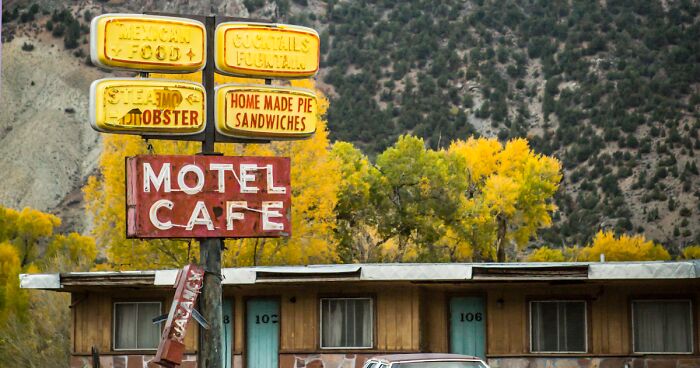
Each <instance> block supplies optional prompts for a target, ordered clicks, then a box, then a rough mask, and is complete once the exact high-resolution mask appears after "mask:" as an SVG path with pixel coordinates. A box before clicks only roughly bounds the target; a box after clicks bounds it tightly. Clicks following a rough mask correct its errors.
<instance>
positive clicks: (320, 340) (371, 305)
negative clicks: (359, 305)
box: [318, 297, 374, 350]
mask: <svg viewBox="0 0 700 368" xmlns="http://www.w3.org/2000/svg"><path fill="white" fill-rule="evenodd" d="M324 300H369V312H370V315H369V327H370V339H369V346H330V347H324V346H323V301H324ZM318 309H319V313H318V318H319V327H320V329H319V334H318V337H319V338H318V346H319V347H320V348H321V349H324V350H338V349H353V350H369V349H373V348H374V298H371V297H354V298H343V297H338V298H320V299H319V301H318Z"/></svg>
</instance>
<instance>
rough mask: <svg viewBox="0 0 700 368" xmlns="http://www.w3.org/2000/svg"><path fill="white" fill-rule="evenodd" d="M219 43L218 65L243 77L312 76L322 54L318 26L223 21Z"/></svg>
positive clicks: (227, 71) (216, 41)
mask: <svg viewBox="0 0 700 368" xmlns="http://www.w3.org/2000/svg"><path fill="white" fill-rule="evenodd" d="M215 44H216V54H215V57H214V60H215V63H216V68H217V69H218V70H219V71H220V72H221V73H224V74H231V75H238V76H243V77H270V78H306V77H310V76H313V75H314V74H316V72H317V71H318V67H319V61H320V55H321V54H320V50H321V47H320V44H321V43H320V39H319V36H318V33H317V32H316V31H315V30H313V29H311V28H307V27H301V26H293V25H287V24H267V23H245V22H226V23H221V24H219V25H218V26H217V27H216V35H215Z"/></svg>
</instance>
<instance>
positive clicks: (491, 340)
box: [72, 280, 700, 357]
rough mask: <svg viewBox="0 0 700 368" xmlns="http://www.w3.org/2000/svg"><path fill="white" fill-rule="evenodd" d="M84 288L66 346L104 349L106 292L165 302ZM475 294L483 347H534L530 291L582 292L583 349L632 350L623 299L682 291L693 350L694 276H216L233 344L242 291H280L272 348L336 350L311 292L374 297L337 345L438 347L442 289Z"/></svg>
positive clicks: (237, 342) (442, 329) (166, 294)
mask: <svg viewBox="0 0 700 368" xmlns="http://www.w3.org/2000/svg"><path fill="white" fill-rule="evenodd" d="M108 291H109V292H104V293H102V292H89V293H88V292H86V293H74V294H73V295H72V304H73V308H72V314H73V340H72V344H73V346H72V347H73V351H74V354H75V355H87V354H90V349H91V347H92V346H95V347H97V348H98V349H99V350H100V353H102V354H110V353H111V354H116V352H114V351H112V309H113V303H114V302H115V301H130V300H133V301H143V300H158V301H161V302H162V303H163V313H165V312H167V310H168V309H169V308H170V303H171V300H172V299H171V298H172V293H171V292H170V290H168V289H158V290H155V291H154V290H152V289H151V290H149V289H141V290H126V289H119V290H115V289H111V290H108ZM460 295H481V296H484V298H485V302H486V322H487V323H486V340H487V341H486V353H487V356H488V357H516V356H536V355H538V354H532V353H530V346H529V345H530V337H529V329H530V327H529V302H530V301H532V300H553V299H567V300H572V299H584V300H586V301H587V319H588V329H587V334H588V354H578V355H584V356H585V355H588V356H591V355H595V356H626V355H630V354H632V348H631V347H632V326H631V316H630V311H631V307H630V303H631V301H632V300H633V299H635V298H660V299H662V298H690V299H691V300H692V302H693V325H694V328H695V333H694V337H693V344H694V349H695V354H698V352H700V348H699V346H700V341H699V340H700V338H699V337H700V321H699V320H698V318H699V317H700V316H699V315H698V311H699V310H700V306H699V304H700V298H699V297H700V281H699V280H688V281H685V280H673V281H663V280H654V281H638V282H622V281H619V282H605V283H603V282H599V283H585V284H584V283H568V284H557V283H546V282H536V283H535V282H533V283H482V284H477V283H469V284H422V285H421V284H412V283H394V284H388V283H364V284H360V283H340V282H338V283H334V282H332V283H325V284H321V283H316V284H306V285H302V284H295V285H256V286H250V287H227V286H225V290H224V297H225V298H229V299H233V301H234V303H233V316H234V318H233V321H232V322H233V331H234V339H233V340H234V344H233V353H234V354H236V355H241V354H244V353H245V301H246V300H247V299H248V298H251V297H256V296H267V297H275V298H279V300H280V309H281V310H280V353H301V354H303V353H318V352H327V353H336V352H341V351H339V350H333V349H320V346H319V339H320V330H319V328H320V323H319V319H320V316H319V300H320V298H323V297H343V296H347V297H356V296H370V297H372V298H373V300H374V305H373V307H374V311H375V314H374V334H373V337H374V348H372V349H358V350H353V351H350V349H343V351H342V352H348V351H349V352H356V353H363V354H364V353H367V354H370V353H374V352H411V351H425V352H447V351H448V350H449V338H448V336H449V321H448V315H447V312H448V303H449V298H450V297H451V296H460ZM196 327H197V326H196V325H195V324H194V323H193V322H191V324H190V326H189V327H188V334H187V338H186V346H187V350H188V352H195V351H196V341H197V339H198V337H197V328H196Z"/></svg>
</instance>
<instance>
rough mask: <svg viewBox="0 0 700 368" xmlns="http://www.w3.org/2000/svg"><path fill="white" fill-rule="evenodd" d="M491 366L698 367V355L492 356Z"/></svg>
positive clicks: (554, 367)
mask: <svg viewBox="0 0 700 368" xmlns="http://www.w3.org/2000/svg"><path fill="white" fill-rule="evenodd" d="M488 363H489V365H490V366H491V368H698V367H700V357H696V356H689V357H682V358H662V357H658V358H650V357H643V358H637V357H629V358H534V357H533V358H493V359H488Z"/></svg>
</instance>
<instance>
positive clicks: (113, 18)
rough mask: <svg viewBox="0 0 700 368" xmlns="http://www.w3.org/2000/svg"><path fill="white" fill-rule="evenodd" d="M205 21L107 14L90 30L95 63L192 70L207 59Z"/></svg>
mask: <svg viewBox="0 0 700 368" xmlns="http://www.w3.org/2000/svg"><path fill="white" fill-rule="evenodd" d="M205 52H206V37H205V31H204V24H202V22H198V21H196V20H192V19H185V18H175V17H163V16H152V15H141V14H104V15H100V16H98V17H95V18H94V19H93V20H92V23H91V29H90V55H91V58H92V62H93V64H95V65H98V66H101V67H104V68H110V69H127V70H140V71H146V72H156V71H158V72H164V73H190V72H195V71H197V70H200V69H202V68H203V67H204V64H205V62H206V55H205Z"/></svg>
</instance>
